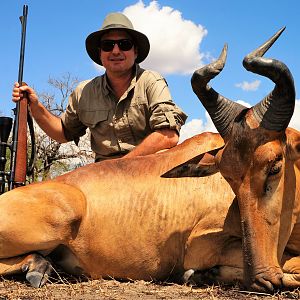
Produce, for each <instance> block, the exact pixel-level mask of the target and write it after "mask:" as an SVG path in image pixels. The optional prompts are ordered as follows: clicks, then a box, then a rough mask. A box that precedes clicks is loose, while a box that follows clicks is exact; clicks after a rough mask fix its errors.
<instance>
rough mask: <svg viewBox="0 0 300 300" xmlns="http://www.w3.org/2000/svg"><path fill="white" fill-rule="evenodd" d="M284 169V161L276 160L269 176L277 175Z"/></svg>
mask: <svg viewBox="0 0 300 300" xmlns="http://www.w3.org/2000/svg"><path fill="white" fill-rule="evenodd" d="M281 169H282V161H281V160H276V161H275V162H274V163H273V164H272V166H271V168H270V169H269V174H268V175H269V176H273V175H276V174H278V173H279V172H280V171H281Z"/></svg>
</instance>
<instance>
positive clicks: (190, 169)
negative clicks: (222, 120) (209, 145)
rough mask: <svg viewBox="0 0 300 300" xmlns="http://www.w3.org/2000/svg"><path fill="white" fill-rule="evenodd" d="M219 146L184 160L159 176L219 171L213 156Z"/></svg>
mask: <svg viewBox="0 0 300 300" xmlns="http://www.w3.org/2000/svg"><path fill="white" fill-rule="evenodd" d="M222 148H223V147H221V148H218V149H214V150H211V151H208V152H205V153H202V154H200V155H197V156H195V157H194V158H192V159H190V160H188V161H186V162H185V163H183V164H180V165H178V166H176V167H175V168H173V169H171V170H169V171H167V172H166V173H164V174H163V175H161V177H163V178H180V177H205V176H209V175H213V174H215V173H217V172H219V168H218V166H217V165H216V163H215V156H216V154H217V153H218V151H219V150H220V149H222Z"/></svg>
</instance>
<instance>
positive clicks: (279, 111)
mask: <svg viewBox="0 0 300 300" xmlns="http://www.w3.org/2000/svg"><path fill="white" fill-rule="evenodd" d="M284 30H285V27H283V28H281V29H280V30H279V31H278V32H277V33H276V34H274V35H273V36H272V37H271V38H270V39H269V40H268V41H267V42H265V43H264V44H263V45H261V46H260V47H259V48H258V49H256V50H254V51H253V52H251V53H250V54H248V55H247V56H246V57H245V58H244V61H243V65H244V67H245V68H246V69H247V70H248V71H251V72H253V73H256V74H260V75H263V76H265V77H268V78H270V79H271V80H272V81H273V82H274V83H275V87H274V89H273V91H272V92H271V93H270V94H268V95H267V96H266V97H265V98H264V99H263V100H262V101H261V102H259V103H258V104H256V105H255V106H254V107H253V112H254V116H255V118H256V119H257V121H258V122H259V123H260V125H261V126H262V127H264V128H265V129H268V130H276V131H282V130H285V129H286V128H287V126H288V124H289V122H290V119H291V117H292V115H293V112H294V107H295V97H296V95H295V94H296V92H295V86H294V80H293V76H292V74H291V72H290V71H289V69H288V67H287V66H286V65H285V64H284V63H282V62H281V61H278V60H275V59H269V58H263V57H262V56H263V55H264V54H265V53H266V52H267V51H268V49H269V48H270V47H271V46H272V45H273V44H274V42H275V41H276V40H277V39H278V37H279V36H280V35H281V33H282V32H283V31H284Z"/></svg>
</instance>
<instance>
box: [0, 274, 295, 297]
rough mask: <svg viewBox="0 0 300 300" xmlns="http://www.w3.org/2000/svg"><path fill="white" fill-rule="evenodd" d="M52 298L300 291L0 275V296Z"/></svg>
mask: <svg viewBox="0 0 300 300" xmlns="http://www.w3.org/2000/svg"><path fill="white" fill-rule="evenodd" d="M29 299H30V300H31V299H33V300H38V299H39V300H40V299H42V300H53V299H55V300H56V299H57V300H58V299H73V300H79V299H85V300H97V299H101V300H104V299H109V300H119V299H120V300H134V299H139V300H156V299H163V300H167V299H176V300H192V299H193V300H194V299H205V300H229V299H230V300H235V299H237V300H244V299H245V300H246V299H259V300H270V299H272V300H275V299H276V300H282V299H300V291H299V290H294V291H291V292H280V293H275V294H274V295H268V294H264V293H250V292H247V291H244V290H242V289H241V288H239V287H238V286H235V287H232V286H231V287H228V286H203V287H191V286H184V285H177V284H167V283H162V284H158V283H152V282H145V281H134V282H119V281H116V280H78V279H76V281H74V280H73V282H71V281H70V279H65V278H63V277H60V278H59V279H55V280H53V282H51V283H47V284H46V285H45V286H43V287H42V288H39V289H34V288H32V287H30V286H29V285H28V284H27V283H26V282H24V281H23V280H20V279H18V280H15V279H9V280H8V279H4V278H2V279H0V300H29Z"/></svg>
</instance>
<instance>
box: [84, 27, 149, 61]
mask: <svg viewBox="0 0 300 300" xmlns="http://www.w3.org/2000/svg"><path fill="white" fill-rule="evenodd" d="M112 29H114V30H118V29H119V30H125V31H127V32H128V33H129V34H130V36H131V37H132V38H133V40H134V44H135V46H136V47H137V49H138V55H137V58H136V60H135V61H136V63H141V62H142V61H144V60H145V58H146V57H147V56H148V53H149V50H150V43H149V40H148V38H147V36H146V35H145V34H143V33H141V32H139V31H136V30H134V29H129V28H123V27H115V28H108V29H102V30H99V31H95V32H92V33H91V34H90V35H88V37H87V38H86V40H85V47H86V51H87V53H88V55H89V57H90V58H91V59H92V60H93V61H94V62H95V63H96V64H98V65H101V66H102V62H101V60H100V54H99V42H100V39H101V36H102V35H103V34H105V33H106V32H108V31H110V30H112Z"/></svg>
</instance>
